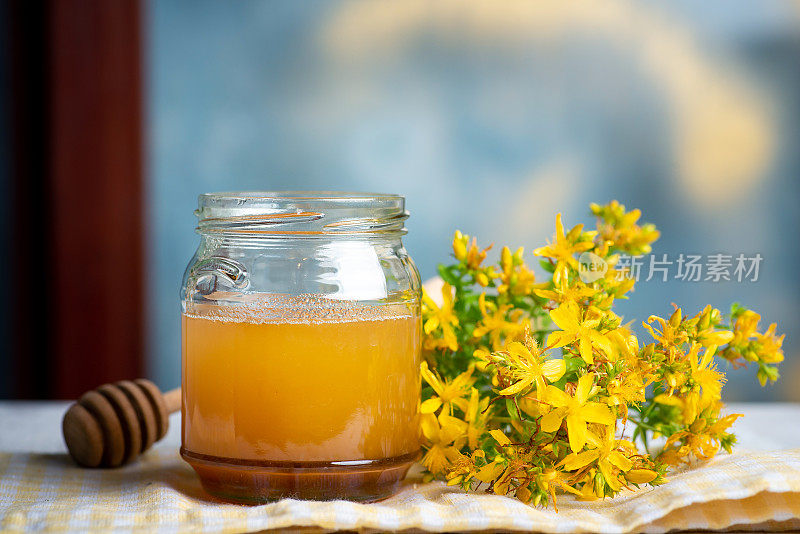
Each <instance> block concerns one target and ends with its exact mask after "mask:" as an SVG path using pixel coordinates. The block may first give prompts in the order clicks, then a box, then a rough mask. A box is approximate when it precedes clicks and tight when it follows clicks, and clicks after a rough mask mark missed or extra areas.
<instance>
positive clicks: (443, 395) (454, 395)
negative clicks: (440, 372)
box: [419, 362, 476, 414]
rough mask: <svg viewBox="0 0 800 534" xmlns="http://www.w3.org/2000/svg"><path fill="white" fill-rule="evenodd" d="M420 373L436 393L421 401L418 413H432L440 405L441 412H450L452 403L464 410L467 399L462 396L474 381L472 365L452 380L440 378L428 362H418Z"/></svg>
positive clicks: (467, 391)
mask: <svg viewBox="0 0 800 534" xmlns="http://www.w3.org/2000/svg"><path fill="white" fill-rule="evenodd" d="M419 367H420V374H421V375H422V378H423V379H425V382H427V383H428V384H430V386H431V387H432V388H433V391H434V392H436V395H435V396H433V397H431V398H430V399H428V400H426V401H425V402H423V403H422V404H421V405H420V407H419V411H420V413H434V412H435V411H436V410H438V409H439V408H440V407H444V410H443V413H445V412H446V413H448V414H452V413H453V405H455V406H458V408H459V409H460V410H461V411H466V409H467V401H466V399H464V396H466V395H467V393H469V390H470V387H471V386H472V384H474V383H475V380H476V379H475V378H473V377H472V367H470V368H469V369H467V370H466V371H464V372H463V373H461V374H460V375H458V376H457V377H455V378H454V379H453V380H442V379H440V378H439V377H438V376H436V375H435V374H433V373H432V372H431V370H430V369H428V362H422V363H421V364H420V366H419Z"/></svg>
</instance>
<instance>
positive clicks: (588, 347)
mask: <svg viewBox="0 0 800 534" xmlns="http://www.w3.org/2000/svg"><path fill="white" fill-rule="evenodd" d="M580 339H581V344H580V350H581V358H583V361H585V362H586V363H588V364H589V365H591V364H593V363H594V356H593V355H592V342H591V341H589V337H588V336H581V338H580Z"/></svg>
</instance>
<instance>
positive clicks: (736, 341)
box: [730, 310, 761, 345]
mask: <svg viewBox="0 0 800 534" xmlns="http://www.w3.org/2000/svg"><path fill="white" fill-rule="evenodd" d="M759 321H761V316H760V315H759V314H757V313H756V312H754V311H752V310H745V311H744V312H743V313H742V314H741V315H740V316H739V317H737V318H736V321H735V322H734V323H733V339H732V340H731V342H730V343H731V345H741V344H742V343H746V342H747V341H748V340H750V339H751V338H753V337H755V336H756V334H757V333H758V332H756V329H757V328H758V323H759Z"/></svg>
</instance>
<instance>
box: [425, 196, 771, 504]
mask: <svg viewBox="0 0 800 534" xmlns="http://www.w3.org/2000/svg"><path fill="white" fill-rule="evenodd" d="M591 209H592V212H593V213H594V214H595V215H596V217H597V229H596V230H591V231H586V230H584V228H583V225H577V226H574V227H573V228H571V229H570V230H568V231H567V230H565V228H564V226H563V224H562V221H561V216H560V215H558V216H557V218H556V232H555V237H554V239H553V240H552V241H551V242H550V243H548V244H547V245H546V246H544V247H541V248H537V249H535V250H534V252H533V254H534V256H538V257H539V258H541V260H540V265H541V266H542V268H543V269H544V271H545V272H546V273H547V274H548V276H547V277H546V278H544V279H542V280H538V281H537V279H536V276H535V275H534V272H533V271H532V270H531V269H530V268H529V267H528V266H527V265H526V264H525V261H524V259H523V258H524V250H523V249H522V248H519V249H517V250H516V251H514V252H512V251H511V249H509V248H508V247H503V248H502V250H501V252H500V258H499V261H498V262H497V264H496V265H489V266H487V265H484V262H485V261H486V258H487V251H488V250H490V249H491V247H487V248H484V249H481V248H479V246H478V244H477V241H476V240H475V239H474V238H472V239H471V238H470V236H467V235H463V234H462V233H461V232H456V233H455V236H454V239H453V255H454V257H455V260H456V261H455V263H453V264H451V265H442V266H440V267H439V273H440V275H441V277H442V278H443V280H444V282H445V283H444V285H443V288H442V294H441V298H438V299H434V298H432V297H431V296H430V295H427V294H426V295H425V296H424V300H423V325H424V333H425V339H424V344H423V347H424V349H425V360H426V361H425V362H424V363H423V364H422V368H421V375H422V379H423V381H424V385H425V387H424V388H423V402H422V403H421V405H420V412H421V414H420V417H421V427H422V440H423V447H424V449H425V455H424V457H423V460H422V463H423V465H424V467H425V469H426V470H427V475H426V476H427V477H428V478H442V479H445V480H447V482H448V484H453V485H460V486H462V487H463V488H464V489H475V488H482V489H484V490H486V491H489V492H492V493H497V494H511V493H513V494H514V495H515V496H516V497H517V498H519V499H520V500H522V501H524V502H530V503H533V504H537V505H538V504H546V503H548V502H552V503H553V504H554V505H555V501H556V495H557V493H560V492H568V493H572V494H574V495H577V496H579V497H580V498H584V499H596V498H603V497H606V496H613V495H615V494H616V493H618V492H619V491H620V490H621V489H622V488H626V487H635V486H638V485H639V484H652V485H655V484H660V483H663V482H664V481H665V480H666V479H665V478H664V475H665V473H666V472H667V469H668V468H669V466H674V465H677V464H679V463H682V462H692V461H696V460H704V459H707V458H710V457H712V456H713V455H714V454H716V453H717V451H718V450H719V449H720V448H724V449H726V450H730V449H731V446H732V445H733V443H734V442H735V436H734V435H733V434H731V433H730V432H729V429H730V426H731V425H732V424H733V422H734V421H735V420H736V418H737V417H739V415H737V414H730V415H723V414H722V410H723V404H722V402H721V391H722V387H723V385H724V383H725V376H724V375H723V374H722V372H720V371H719V369H718V361H720V360H721V361H727V362H730V363H731V364H732V365H733V366H735V367H741V366H745V365H746V364H747V363H749V362H753V363H756V364H757V365H758V375H757V376H758V379H759V380H760V381H761V383H762V385H763V384H765V383H766V382H767V381H774V380H776V379H777V378H778V372H777V364H778V363H779V362H780V361H782V359H783V353H782V351H781V344H782V342H783V336H780V337H778V336H777V335H776V333H775V330H776V326H775V325H774V324H773V325H771V326H770V327H769V328H768V329H767V330H766V331H765V332H763V333H760V332H759V331H758V323H759V320H760V317H759V315H758V314H756V313H755V312H752V311H750V310H747V309H745V308H743V307H741V306H738V305H734V307H733V309H732V312H731V314H730V316H729V317H727V318H726V317H723V315H722V313H721V312H720V311H719V310H716V309H714V308H712V307H711V306H708V307H706V308H705V309H704V310H702V311H701V312H700V313H698V314H696V315H694V316H692V317H684V315H683V313H682V311H681V310H680V309H677V308H676V310H675V312H674V313H673V314H672V315H671V316H670V317H669V318H668V319H665V318H661V317H657V316H652V317H650V318H649V319H648V320H647V321H646V322H644V323H642V325H643V327H644V329H645V330H646V331H647V332H648V333H649V335H650V336H651V337H652V338H653V341H652V342H650V343H649V344H643V343H641V342H640V340H639V338H638V337H637V335H636V334H634V332H633V331H632V330H631V328H630V326H629V325H623V324H622V319H621V318H620V317H619V316H618V315H617V314H616V313H615V312H614V311H613V305H614V302H615V300H616V299H619V298H627V293H628V292H630V290H631V289H632V288H633V285H634V280H633V279H632V278H627V277H624V276H623V277H621V276H619V274H618V272H617V270H616V269H614V268H613V267H614V266H615V265H616V264H617V261H618V254H620V253H624V254H645V253H648V252H650V246H651V243H652V242H653V241H655V240H656V239H657V238H658V235H659V234H658V231H657V230H656V229H655V227H654V226H653V225H649V224H645V225H641V226H640V225H638V224H637V221H638V220H639V218H640V215H641V214H640V212H639V211H638V210H634V211H630V212H627V211H626V210H625V207H624V206H622V205H621V204H619V203H617V202H616V201H615V202H612V203H610V204H608V205H605V206H598V205H592V207H591ZM584 253H589V254H591V255H593V257H594V258H596V259H599V260H602V261H603V262H605V264H606V265H607V266H608V269H607V271H606V272H605V273H602V274H600V275H598V276H596V277H593V278H594V279H593V281H591V282H586V281H584V280H582V279H581V276H580V268H581V266H580V264H579V258H578V257H579V256H580V255H581V254H584ZM726 321H727V322H726ZM660 436H663V437H664V438H666V444H665V445H663V447H661V448H660V450H652V451H651V450H650V445H649V443H648V440H649V439H651V438H653V437H660ZM637 441H638V442H639V443H640V444H641V446H642V448H641V449H640V448H639V446H637V445H636V444H635V442H637Z"/></svg>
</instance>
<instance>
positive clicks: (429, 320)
mask: <svg viewBox="0 0 800 534" xmlns="http://www.w3.org/2000/svg"><path fill="white" fill-rule="evenodd" d="M422 304H423V306H422V315H423V317H424V318H425V326H424V330H425V334H426V336H428V337H427V339H426V343H428V341H432V340H433V338H432V337H431V334H432V333H433V332H435V331H436V330H437V329H441V331H442V338H441V341H442V342H443V343H441V344H439V343H435V342H434V343H433V344H431V343H428V346H427V347H426V348H433V347H435V348H442V347H446V348H449V349H450V350H453V351H456V350H458V339H457V338H456V332H455V328H457V327H458V317H457V316H456V314H455V313H454V311H453V288H452V286H450V284H444V285H443V286H442V305H441V306H438V305H437V304H436V303H435V302H434V301H433V299H432V298H431V297H430V295H428V294H427V293H426V292H425V290H424V289H423V290H422Z"/></svg>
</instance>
